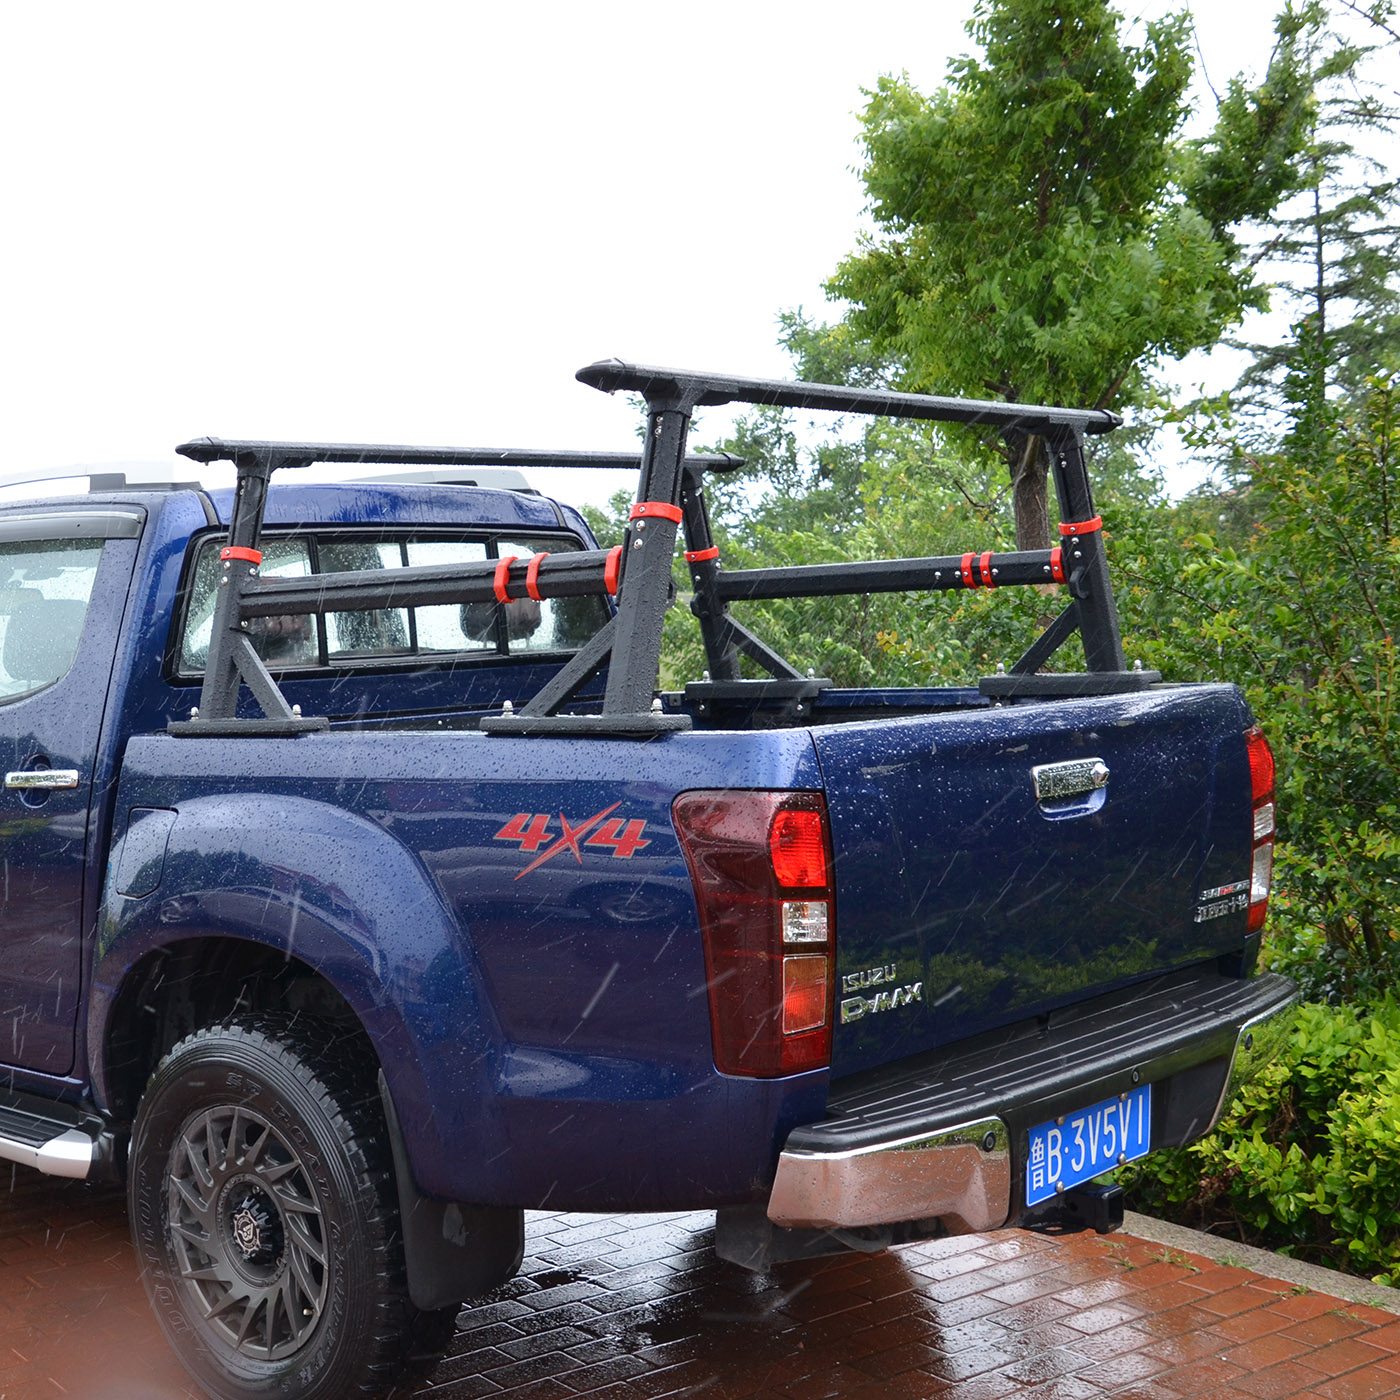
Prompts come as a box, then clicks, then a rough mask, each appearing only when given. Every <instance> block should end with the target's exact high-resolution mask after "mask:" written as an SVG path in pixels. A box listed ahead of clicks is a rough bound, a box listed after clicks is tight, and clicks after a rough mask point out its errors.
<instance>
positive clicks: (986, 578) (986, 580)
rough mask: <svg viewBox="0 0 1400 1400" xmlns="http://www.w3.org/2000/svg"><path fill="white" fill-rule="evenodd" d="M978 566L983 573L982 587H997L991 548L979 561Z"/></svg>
mask: <svg viewBox="0 0 1400 1400" xmlns="http://www.w3.org/2000/svg"><path fill="white" fill-rule="evenodd" d="M977 567H978V569H979V571H980V572H981V574H982V587H983V588H995V587H996V586H997V582H996V580H995V579H994V578H993V577H992V551H991V550H990V549H989V550H987V551H986V552H985V553H984V554H983V555H982V557H981V558H980V559H979V560H978V561H977Z"/></svg>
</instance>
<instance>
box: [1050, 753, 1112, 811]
mask: <svg viewBox="0 0 1400 1400" xmlns="http://www.w3.org/2000/svg"><path fill="white" fill-rule="evenodd" d="M1031 782H1032V783H1034V785H1035V800H1036V801H1037V802H1062V801H1064V800H1065V798H1068V797H1078V796H1080V795H1081V794H1082V793H1086V792H1095V791H1097V790H1098V789H1099V788H1101V787H1105V786H1107V784H1108V764H1106V763H1105V762H1104V761H1103V759H1101V758H1076V759H1073V760H1071V761H1070V762H1069V763H1038V764H1036V765H1035V767H1034V768H1032V769H1031Z"/></svg>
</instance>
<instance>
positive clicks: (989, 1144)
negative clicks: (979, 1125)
mask: <svg viewBox="0 0 1400 1400" xmlns="http://www.w3.org/2000/svg"><path fill="white" fill-rule="evenodd" d="M996 1145H997V1135H996V1134H995V1133H993V1132H990V1131H989V1132H985V1133H983V1134H982V1151H983V1152H990V1151H991V1150H992V1148H994V1147H995V1146H996Z"/></svg>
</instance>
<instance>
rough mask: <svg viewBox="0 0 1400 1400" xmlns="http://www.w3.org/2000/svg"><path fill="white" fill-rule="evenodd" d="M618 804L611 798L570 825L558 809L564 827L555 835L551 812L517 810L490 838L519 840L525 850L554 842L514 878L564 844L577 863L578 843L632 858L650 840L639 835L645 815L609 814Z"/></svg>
mask: <svg viewBox="0 0 1400 1400" xmlns="http://www.w3.org/2000/svg"><path fill="white" fill-rule="evenodd" d="M621 806H622V803H620V802H614V803H613V805H612V806H611V807H604V808H603V810H602V811H601V812H595V813H594V815H593V816H591V817H589V818H588V820H587V821H582V822H580V823H579V824H578V825H577V826H571V825H570V824H569V819H568V818H567V817H566V816H565V815H564V814H563V812H560V813H559V825H560V826H561V827H562V828H563V834H562V835H560V836H557V837H556V836H554V834H553V833H552V832H551V831H550V829H549V824H550V822H552V821H553V820H554V817H553V814H552V813H549V812H517V813H516V814H515V815H514V816H513V817H512V818H511V819H510V820H509V821H508V822H507V823H506V824H505V825H504V826H503V827H502V828H501V829H500V830H499V831H498V832H497V833H496V835H495V836H494V837H493V838H492V839H493V840H496V841H518V842H519V843H520V849H521V850H522V851H528V852H534V851H538V850H539V848H540V847H541V846H543V845H544V843H545V842H546V841H553V845H551V846H549V847H548V849H546V850H544V851H542V852H541V853H540V854H539V855H537V856H536V857H535V858H534V860H532V861H531V862H530V864H529V865H527V866H526V867H525V869H524V870H522V871H521V872H520V874H519V875H517V876H516V877H515V878H516V879H517V880H519V879H521V878H522V877H523V876H525V875H528V874H529V873H530V872H531V871H532V870H535V869H537V868H538V867H539V866H541V865H543V864H544V863H545V861H547V860H549V859H551V858H552V857H553V856H557V855H558V854H559V852H560V851H562V850H564V849H565V848H566V847H567V848H568V849H569V850H571V851H572V852H573V853H574V859H575V860H576V861H577V862H578V863H579V864H580V865H582V864H583V852H582V851H581V850H580V849H579V848H580V846H581V845H582V846H601V847H603V848H605V849H611V851H612V856H613V859H614V860H631V859H632V857H633V856H634V855H636V853H637V852H638V851H640V850H641V849H642V847H643V846H650V845H651V842H650V841H649V840H644V839H643V838H642V832H643V831H645V830H646V821H645V819H642V820H638V819H636V818H633V819H631V820H628V818H626V817H614V816H613V815H612V814H613V813H614V812H615V811H617V809H618V808H619V807H621Z"/></svg>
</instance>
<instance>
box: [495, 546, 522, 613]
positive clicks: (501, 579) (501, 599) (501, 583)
mask: <svg viewBox="0 0 1400 1400" xmlns="http://www.w3.org/2000/svg"><path fill="white" fill-rule="evenodd" d="M518 557H519V556H518V555H514V554H507V555H506V556H505V557H504V558H502V559H498V560H497V561H496V573H495V577H494V578H492V580H491V587H492V588H493V589H494V590H495V593H496V601H497V602H498V603H509V602H510V601H511V596H510V594H509V593H507V592H506V584H507V583H508V582H509V581H510V566H511V565H512V564H514V563H515V561H516V559H517V558H518Z"/></svg>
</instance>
